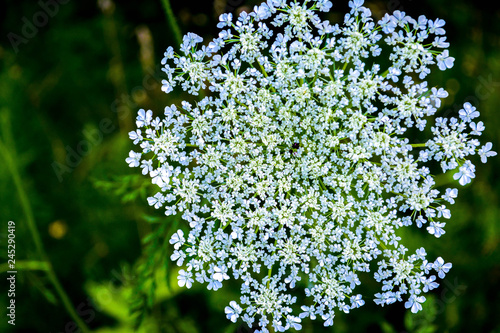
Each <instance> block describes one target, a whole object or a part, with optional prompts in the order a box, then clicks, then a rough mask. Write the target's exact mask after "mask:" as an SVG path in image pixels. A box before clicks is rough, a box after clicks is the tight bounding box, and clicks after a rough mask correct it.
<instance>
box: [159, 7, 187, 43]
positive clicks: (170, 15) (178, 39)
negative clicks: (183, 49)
mask: <svg viewBox="0 0 500 333" xmlns="http://www.w3.org/2000/svg"><path fill="white" fill-rule="evenodd" d="M161 3H162V5H163V9H164V10H165V15H166V16H167V23H168V26H169V28H170V30H171V31H172V34H173V35H174V39H175V43H176V44H177V45H181V44H182V33H181V29H180V28H179V24H178V23H177V19H176V18H175V15H174V12H173V11H172V6H171V5H170V0H161Z"/></svg>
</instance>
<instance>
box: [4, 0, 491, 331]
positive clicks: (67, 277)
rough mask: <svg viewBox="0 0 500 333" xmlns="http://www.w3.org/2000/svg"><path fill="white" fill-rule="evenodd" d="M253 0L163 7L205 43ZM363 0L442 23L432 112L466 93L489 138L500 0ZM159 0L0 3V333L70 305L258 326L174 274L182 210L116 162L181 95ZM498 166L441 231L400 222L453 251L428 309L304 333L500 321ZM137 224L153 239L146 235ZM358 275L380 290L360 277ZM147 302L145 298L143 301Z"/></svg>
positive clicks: (201, 325) (106, 319)
mask: <svg viewBox="0 0 500 333" xmlns="http://www.w3.org/2000/svg"><path fill="white" fill-rule="evenodd" d="M259 2H260V1H256V0H227V1H226V0H216V1H212V0H207V1H198V2H197V1H194V0H188V1H174V2H173V3H172V11H173V13H174V15H175V17H176V18H177V21H178V24H179V26H180V30H181V32H182V34H184V33H186V32H188V31H192V32H195V33H198V34H199V35H201V36H203V37H204V38H205V40H208V39H210V38H212V37H213V36H214V35H216V34H217V30H216V27H215V26H216V22H217V17H218V15H219V14H221V13H222V12H228V11H232V12H234V13H237V12H239V11H241V10H243V9H245V8H247V9H248V8H252V7H253V5H255V4H257V3H259ZM163 4H164V3H163ZM366 5H367V6H368V7H370V8H371V9H372V11H373V13H374V16H375V17H380V16H381V15H383V14H384V13H385V12H390V11H392V10H396V9H400V10H404V11H406V12H407V13H408V14H410V15H411V16H413V17H415V18H416V17H418V16H419V15H421V14H424V15H426V16H427V17H428V18H436V17H440V18H443V19H445V20H446V22H447V26H446V28H447V31H448V40H449V42H450V43H451V47H450V53H451V55H452V56H453V57H455V58H456V61H455V67H454V68H453V69H451V70H448V71H446V72H439V73H436V74H435V75H432V76H431V77H430V85H438V86H444V87H445V88H446V89H447V90H448V92H449V93H450V96H449V97H448V98H447V99H446V101H445V103H444V106H443V107H442V111H441V115H443V114H445V115H447V116H453V115H455V114H457V112H458V109H460V107H461V105H462V104H463V102H466V101H468V102H471V103H472V104H474V105H475V106H477V108H478V109H479V111H480V112H481V120H482V121H483V122H484V123H485V125H486V131H485V133H484V135H483V137H482V142H487V141H491V142H493V145H494V150H497V151H498V150H499V148H500V140H499V130H498V129H499V128H500V116H499V110H500V6H499V5H498V4H497V3H487V2H485V1H483V2H482V1H475V2H471V1H464V0H432V1H431V0H425V1H417V0H412V1H411V0H400V1H397V0H390V1H382V0H371V1H368V2H367V3H366ZM164 9H165V7H164V6H163V5H162V1H161V0H145V1H141V2H138V1H135V2H127V1H116V2H112V1H111V0H103V1H98V2H96V1H71V0H59V1H55V0H52V1H49V0H42V1H40V2H36V1H14V0H7V1H4V2H2V3H1V4H0V23H1V32H2V33H1V42H0V184H1V185H0V220H1V222H0V224H1V225H2V230H0V233H1V238H0V242H1V249H2V250H1V251H0V255H1V258H2V259H1V263H2V264H1V266H0V267H1V268H2V271H1V276H2V279H1V281H0V304H1V307H0V331H1V332H54V333H55V332H58V333H59V332H79V331H80V330H79V329H78V328H77V327H76V325H75V324H74V316H73V317H72V316H71V314H70V312H69V311H68V310H67V309H68V308H73V309H75V310H74V311H76V314H77V316H79V317H80V318H81V319H80V320H81V321H83V322H85V323H86V325H87V326H88V327H89V328H90V330H92V331H95V332H132V331H133V328H134V324H135V323H136V318H135V317H137V316H142V318H143V319H144V320H143V321H142V325H141V326H140V327H139V330H140V331H142V332H189V333H191V332H193V333H195V332H227V333H231V332H251V331H252V330H250V329H248V328H246V327H244V326H242V325H240V324H231V323H230V322H229V321H227V320H226V319H225V316H224V312H223V311H224V307H225V306H226V304H227V303H228V302H229V301H230V300H232V299H235V297H236V294H235V291H237V290H238V289H237V288H236V285H234V286H233V287H235V288H233V289H231V285H229V286H227V287H226V288H223V289H222V290H221V291H218V292H209V291H207V290H206V289H204V287H202V286H199V285H195V286H194V287H193V289H191V290H184V289H182V290H181V289H180V288H179V287H177V285H176V278H175V271H174V270H175V268H174V267H173V266H172V265H171V264H168V261H169V260H168V259H167V257H168V256H169V251H170V250H171V249H170V247H169V246H168V244H167V242H165V236H166V234H167V233H168V232H169V230H172V228H173V227H172V226H175V225H176V224H177V223H179V221H178V220H176V218H173V219H172V218H171V219H170V220H167V219H166V218H165V217H164V216H163V215H162V212H161V211H155V210H153V209H151V208H150V207H148V206H147V204H146V197H147V196H148V194H151V193H150V186H149V185H147V182H145V181H144V178H143V177H142V176H141V175H140V174H138V172H137V170H133V169H130V168H128V166H127V164H126V163H125V161H124V160H125V158H126V157H127V155H128V151H129V150H130V149H131V148H132V144H131V142H130V140H129V139H128V136H127V133H128V131H130V130H131V129H132V128H133V126H134V118H135V113H136V112H137V110H138V109H139V108H146V109H152V110H154V111H155V112H156V113H157V114H161V113H162V110H163V108H164V107H165V105H167V104H172V103H178V102H179V101H180V100H182V97H184V96H182V95H180V94H177V95H176V94H171V95H168V96H167V95H166V94H164V93H163V92H161V90H160V87H161V78H162V75H161V72H160V70H159V69H160V67H159V62H160V60H161V58H162V54H163V52H164V50H165V49H166V48H167V47H168V46H169V45H175V40H176V37H175V31H173V30H172V24H171V23H172V22H171V21H170V22H169V20H168V19H167V16H166V14H165V10H164ZM346 9H347V0H346V1H334V8H333V13H332V14H330V16H329V17H330V19H331V20H337V21H339V20H341V19H342V17H343V14H344V13H345V12H346ZM476 161H477V162H479V158H476ZM498 170H500V159H499V158H498V157H496V158H492V159H491V160H490V162H489V163H488V164H486V165H484V164H481V163H479V164H478V165H477V179H475V180H474V181H473V183H472V184H471V185H469V186H467V188H465V189H463V190H461V191H460V192H459V198H458V200H457V202H456V204H455V205H454V206H452V220H451V221H450V222H449V223H448V224H447V229H446V231H447V233H446V234H445V235H444V236H443V237H441V238H440V239H434V238H433V237H432V236H429V235H427V236H425V235H424V234H422V233H419V232H411V231H409V232H407V233H406V234H405V236H406V240H405V243H406V244H408V246H410V247H416V246H424V247H425V248H426V249H427V251H428V253H429V255H430V257H436V256H442V257H443V258H445V260H446V261H449V262H452V263H453V269H452V270H451V271H450V273H449V274H448V275H447V277H446V279H445V281H444V282H443V283H442V285H441V287H440V288H439V289H438V290H435V291H434V292H433V293H432V295H430V296H429V297H428V300H427V302H426V303H425V305H424V311H422V312H421V313H419V314H418V315H411V314H409V313H407V311H406V310H405V309H404V306H403V304H395V305H392V306H389V307H385V308H380V307H376V306H375V305H374V304H373V302H372V301H367V304H366V305H365V306H364V307H362V308H361V309H358V310H356V311H353V312H352V313H351V314H349V315H340V314H339V315H338V316H337V317H336V320H335V325H334V326H333V328H331V329H326V328H323V327H322V326H321V323H310V322H304V324H303V331H304V332H388V333H389V332H398V333H399V332H401V333H402V332H500V316H499V314H500V305H499V303H500V302H499V301H500V291H499V290H500V250H499V242H500V223H499V217H500V214H499V212H500V206H499V194H500V182H499V176H498ZM456 186H458V185H456ZM9 220H12V221H15V222H16V261H17V268H18V274H17V285H16V298H15V299H16V326H15V327H12V326H11V325H8V324H7V320H8V317H7V316H6V314H7V312H6V305H7V304H8V301H9V299H8V297H7V290H8V284H7V281H6V274H5V271H6V270H7V266H6V264H5V262H6V260H7V257H6V252H7V251H6V250H4V249H6V248H7V245H6V240H7V238H6V235H7V233H6V232H7V226H6V225H7V221H9ZM181 223H182V222H181ZM35 230H36V232H34V231H35ZM147 235H151V236H149V238H148V241H149V243H148V244H150V246H149V247H148V246H146V245H145V244H146V242H141V239H143V238H144V237H145V236H147ZM167 239H168V238H167ZM148 249H149V250H148ZM48 263H50V264H48ZM56 276H57V277H56ZM366 288H367V291H368V292H370V293H374V292H376V289H375V288H376V286H375V284H373V283H372V284H370V282H369V281H368V282H367V287H366ZM370 288H372V289H370ZM61 290H64V293H63V292H61ZM61 295H67V297H68V298H67V299H64V298H61ZM130 300H132V301H133V302H134V303H133V309H135V311H134V316H132V315H130V314H129V312H128V311H129V305H128V302H129V301H130ZM147 304H149V305H150V308H151V310H150V311H146V312H141V311H138V310H139V309H141V308H143V305H147ZM69 305H71V307H70V306H69Z"/></svg>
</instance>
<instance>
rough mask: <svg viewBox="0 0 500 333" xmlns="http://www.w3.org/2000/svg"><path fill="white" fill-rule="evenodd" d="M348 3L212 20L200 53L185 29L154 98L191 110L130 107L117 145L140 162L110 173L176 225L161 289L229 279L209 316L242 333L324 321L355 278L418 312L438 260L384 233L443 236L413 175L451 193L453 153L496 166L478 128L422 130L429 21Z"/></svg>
mask: <svg viewBox="0 0 500 333" xmlns="http://www.w3.org/2000/svg"><path fill="white" fill-rule="evenodd" d="M362 5H363V1H362V0H354V1H350V2H349V6H350V8H351V10H350V13H348V14H346V15H345V20H344V22H343V25H337V24H335V25H331V24H330V23H329V22H327V21H322V20H321V19H320V17H319V16H318V12H327V11H329V10H330V8H331V6H332V4H331V3H330V1H327V0H309V1H308V0H305V1H301V2H299V1H286V0H268V1H267V2H265V3H263V4H262V5H260V6H256V7H255V9H254V11H253V12H252V13H250V14H247V13H245V12H243V13H242V14H241V15H240V16H239V17H238V18H237V20H236V22H233V18H232V15H231V14H223V15H221V17H220V23H219V25H218V27H219V28H221V31H220V33H219V36H218V38H216V39H214V40H212V41H210V42H209V43H206V44H203V43H202V41H203V40H202V38H201V37H199V36H197V35H195V34H192V33H188V34H187V35H186V36H185V37H184V41H183V44H182V45H181V48H180V50H181V54H177V53H175V52H174V50H173V49H172V48H169V49H168V50H167V52H166V53H165V58H164V59H163V61H162V64H163V65H164V72H165V73H166V75H167V79H166V80H164V81H163V88H162V89H163V90H164V91H165V92H166V93H169V92H171V91H172V90H173V89H174V88H175V87H176V86H180V87H181V88H182V89H183V90H185V91H187V92H188V93H190V94H192V95H196V96H198V98H197V100H196V101H195V99H193V101H191V102H188V101H184V102H182V103H181V105H180V106H175V105H172V106H169V107H166V108H165V112H164V116H163V117H162V118H160V117H154V116H153V113H152V111H145V110H140V111H139V115H138V117H137V127H138V129H137V130H135V131H133V132H131V133H130V138H131V139H132V140H133V141H134V144H136V145H138V146H139V147H140V151H139V152H135V151H131V152H130V156H129V158H127V163H129V165H130V166H131V167H139V168H141V169H142V173H143V174H144V175H149V176H150V177H151V179H152V183H153V184H156V185H158V187H159V191H158V193H156V194H155V195H154V196H152V197H150V198H148V202H149V204H150V205H152V206H154V207H155V208H158V209H163V210H165V213H166V215H175V214H181V216H182V218H183V219H184V220H185V221H186V227H185V228H182V229H183V230H184V231H183V230H178V231H177V232H176V233H175V234H174V235H173V236H172V237H171V239H170V243H171V244H172V245H173V254H172V256H171V259H172V260H174V261H176V263H177V265H179V266H181V267H182V269H181V270H180V271H179V276H178V281H179V285H180V286H186V287H187V288H190V287H191V286H192V283H193V282H194V281H197V282H199V283H203V284H207V287H208V289H210V290H217V289H219V288H221V287H222V285H223V283H224V281H225V280H229V279H234V280H238V281H240V282H241V298H240V299H239V301H238V302H236V301H232V302H230V304H229V306H227V307H226V309H225V312H226V314H227V318H228V319H230V320H231V321H233V322H236V321H237V320H238V319H239V318H240V319H242V320H243V321H244V322H246V323H247V324H248V325H249V326H252V325H254V326H255V325H258V326H259V327H260V328H259V332H268V327H269V325H272V327H273V328H274V330H275V331H277V332H283V331H286V330H288V329H290V328H294V329H300V328H301V320H302V319H303V318H305V317H309V318H311V319H321V320H323V322H324V325H325V326H330V325H332V324H333V321H334V316H335V313H336V312H337V311H343V312H349V311H350V310H352V309H354V308H358V307H360V306H362V305H363V304H364V303H365V301H364V300H363V297H362V295H361V294H359V293H357V292H356V286H357V285H359V284H360V274H363V273H365V272H373V274H372V275H373V277H374V279H375V280H376V281H377V282H379V283H380V284H381V291H380V292H379V293H376V294H375V297H374V301H375V303H377V304H379V305H382V306H384V305H386V304H391V303H393V302H396V301H404V302H405V306H406V307H407V308H410V309H411V311H412V312H417V311H419V310H420V309H421V308H422V305H421V303H423V302H424V301H425V297H424V296H423V295H422V294H423V293H425V292H427V291H429V290H431V289H434V288H436V287H437V286H438V283H437V282H436V276H435V274H437V275H438V276H439V278H443V277H444V276H445V273H447V272H448V270H449V269H450V268H451V264H450V263H445V262H444V261H443V259H442V258H441V257H439V258H437V259H434V260H431V261H429V260H428V259H427V257H426V251H425V249H424V248H419V249H417V250H416V251H415V253H412V254H411V253H408V252H409V250H408V249H407V248H406V247H405V246H404V244H403V243H402V241H401V237H399V236H398V232H397V230H398V229H399V228H402V227H410V226H413V225H416V226H417V227H418V228H425V229H426V230H427V231H428V232H429V233H430V234H432V235H434V236H436V237H440V236H441V235H442V234H444V232H445V231H444V226H445V222H444V221H445V220H446V219H449V218H450V210H449V209H448V208H447V204H448V203H449V204H453V203H454V198H456V197H457V194H458V191H457V189H454V188H444V189H439V188H437V186H436V184H435V180H434V177H435V176H433V175H432V174H431V173H430V166H431V164H437V165H439V164H440V166H441V168H442V171H443V172H446V171H448V170H455V173H454V178H455V179H456V180H458V182H459V184H460V185H465V184H467V183H469V182H470V181H471V179H472V178H474V175H475V167H474V165H473V164H472V162H471V161H470V160H469V159H468V158H469V157H470V156H471V155H475V154H476V153H478V154H479V155H480V157H481V159H482V161H483V162H486V158H487V157H490V156H494V155H496V153H495V152H493V151H491V148H492V147H491V143H487V144H486V145H484V146H483V147H482V148H479V146H480V143H479V141H478V140H477V139H476V137H477V136H479V135H480V134H481V132H482V131H483V130H484V124H483V123H482V122H481V121H479V122H477V123H476V122H474V119H475V118H477V117H478V116H479V113H478V112H477V111H476V109H475V108H474V107H473V106H472V105H470V104H469V103H466V104H465V105H464V108H463V109H462V110H461V111H460V112H459V118H450V119H445V118H436V119H434V118H433V117H432V116H433V115H434V114H435V113H436V111H437V108H439V107H440V105H441V99H442V98H445V97H447V96H448V93H447V92H446V91H445V90H444V89H443V88H437V87H429V86H428V84H427V82H426V81H424V79H425V78H426V76H427V75H428V74H429V73H430V71H431V69H432V67H433V66H436V65H437V67H438V68H439V69H440V70H445V69H447V68H451V67H452V66H453V61H454V59H453V58H452V57H450V56H449V53H448V51H447V50H446V48H447V47H448V43H447V42H446V37H444V34H445V31H444V29H443V26H444V21H443V20H440V19H437V20H429V19H427V18H425V17H424V16H420V17H419V18H418V20H415V19H413V18H411V17H408V16H406V15H405V13H404V12H399V11H396V12H394V13H393V14H392V15H388V14H386V15H385V16H384V17H383V18H382V19H381V20H380V21H378V22H374V20H373V19H372V17H371V13H370V10H369V9H367V8H365V7H363V6H362ZM272 29H274V31H273V30H272ZM380 59H382V60H383V61H380ZM387 60H389V62H390V63H391V65H390V66H387V67H383V66H382V65H379V64H377V63H381V62H382V63H387V62H388V61H387ZM200 95H201V96H200ZM427 120H433V121H434V125H433V126H432V128H431V133H432V135H433V137H432V138H431V139H429V140H428V141H426V142H425V143H418V142H417V143H411V140H410V139H409V138H407V136H410V135H407V136H405V134H408V133H407V132H408V130H409V129H411V128H412V127H414V128H416V129H418V130H420V131H422V133H426V132H425V131H424V130H425V129H426V127H427V126H426V125H427ZM188 226H189V228H188ZM365 274H366V273H365ZM299 281H300V284H301V285H303V286H305V289H302V290H303V292H302V293H301V292H300V291H299V290H294V289H295V287H296V284H298V283H299ZM304 290H305V292H304ZM298 299H299V301H298Z"/></svg>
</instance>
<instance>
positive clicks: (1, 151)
mask: <svg viewBox="0 0 500 333" xmlns="http://www.w3.org/2000/svg"><path fill="white" fill-rule="evenodd" d="M0 155H1V156H2V157H3V158H2V160H3V161H4V163H5V164H6V165H7V168H8V170H9V171H10V174H11V176H12V178H13V180H14V186H15V188H16V190H17V194H18V196H19V200H20V201H21V206H22V208H23V211H24V215H25V216H26V222H27V224H28V229H29V231H30V233H31V237H32V239H33V243H34V244H35V248H36V251H37V253H38V256H39V257H40V259H41V262H36V265H34V264H33V263H35V262H30V261H26V262H24V263H25V264H26V265H24V266H26V267H25V268H33V269H41V270H45V271H46V272H47V276H48V277H49V280H50V282H51V283H52V285H53V286H54V288H55V290H56V292H57V294H58V295H59V298H60V299H61V301H62V302H63V305H64V307H65V308H66V310H67V311H68V313H69V315H70V316H71V318H73V320H74V321H75V323H76V324H77V325H78V326H79V327H80V329H81V330H82V332H83V333H88V332H90V330H89V328H88V327H87V325H85V323H84V322H83V321H82V319H81V318H80V316H78V314H77V313H76V311H75V309H74V308H73V305H72V304H71V301H70V299H69V297H68V295H67V294H66V292H65V291H64V289H63V288H62V286H61V283H60V282H59V280H58V278H57V275H56V273H55V271H54V269H53V267H52V265H51V263H50V261H49V258H48V256H47V254H46V253H45V250H44V248H43V244H42V240H41V237H40V234H39V232H38V229H37V227H36V223H35V219H34V216H33V210H32V208H31V205H30V202H29V200H28V196H27V194H26V192H25V190H24V188H23V185H22V182H21V176H20V174H19V172H18V170H17V168H16V165H15V163H14V160H13V158H12V155H11V152H10V151H9V149H8V148H7V147H6V146H5V145H4V144H3V141H2V140H0ZM28 263H30V264H29V265H28ZM42 263H43V264H42ZM35 266H36V267H35ZM20 268H22V266H21V267H20Z"/></svg>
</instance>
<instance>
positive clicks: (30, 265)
mask: <svg viewBox="0 0 500 333" xmlns="http://www.w3.org/2000/svg"><path fill="white" fill-rule="evenodd" d="M11 270H12V269H10V268H9V264H8V263H3V264H1V265H0V273H5V272H7V271H11ZM48 270H49V265H47V263H46V262H45V261H33V260H16V271H48Z"/></svg>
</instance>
